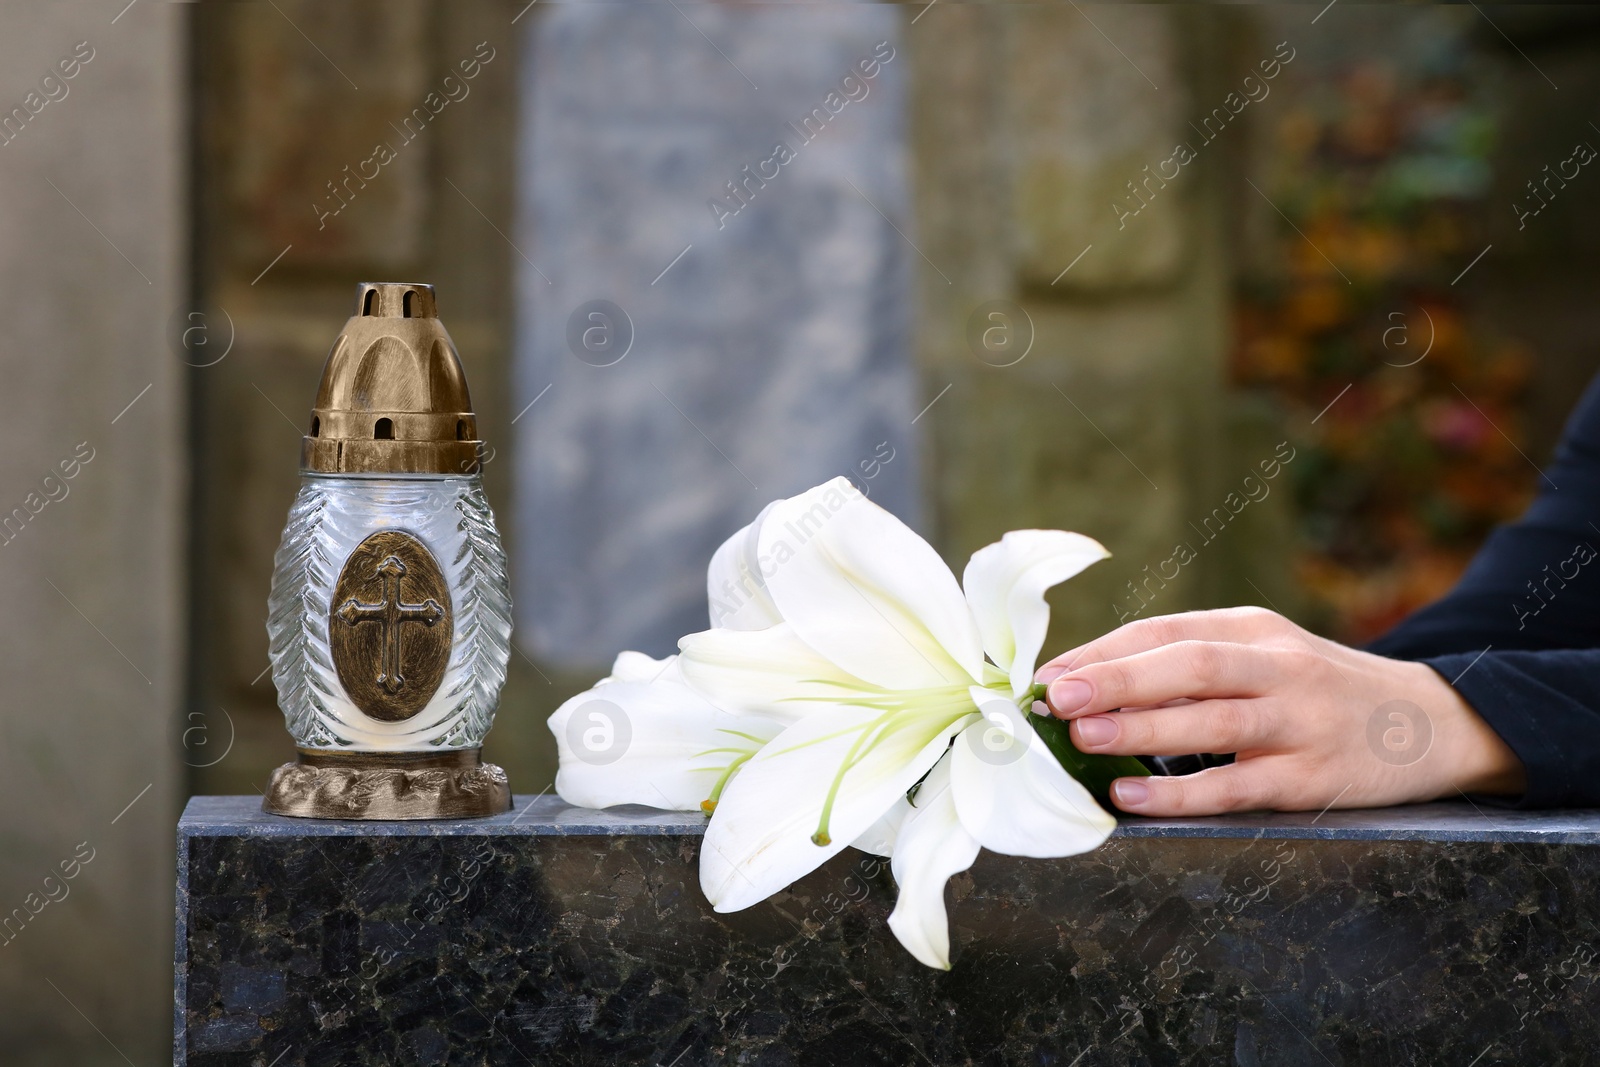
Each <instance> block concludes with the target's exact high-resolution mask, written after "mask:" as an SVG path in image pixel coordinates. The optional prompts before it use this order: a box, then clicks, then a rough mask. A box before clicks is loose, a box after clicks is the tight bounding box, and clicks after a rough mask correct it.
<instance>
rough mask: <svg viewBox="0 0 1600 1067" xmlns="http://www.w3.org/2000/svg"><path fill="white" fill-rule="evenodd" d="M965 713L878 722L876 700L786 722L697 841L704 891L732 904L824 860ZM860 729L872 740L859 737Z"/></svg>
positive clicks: (922, 765) (907, 781) (767, 891)
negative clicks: (887, 726) (886, 724)
mask: <svg viewBox="0 0 1600 1067" xmlns="http://www.w3.org/2000/svg"><path fill="white" fill-rule="evenodd" d="M972 717H973V716H971V715H959V716H914V717H912V718H911V719H910V720H909V721H908V722H906V723H905V724H904V725H903V727H901V728H898V729H893V730H882V729H881V724H882V723H883V716H882V715H881V714H880V713H879V712H878V711H877V710H875V709H870V708H859V707H832V706H827V705H821V706H818V708H817V710H815V711H812V712H811V713H810V714H808V715H806V716H805V717H804V718H802V719H800V720H799V721H798V722H795V723H794V724H792V725H790V726H789V727H788V728H787V729H785V730H784V731H783V733H781V734H779V735H778V736H777V737H775V738H774V739H773V740H772V741H771V742H770V743H769V744H768V745H767V746H766V747H765V748H763V749H762V750H761V751H760V752H758V753H757V754H756V755H755V756H754V757H753V758H751V760H750V762H748V763H747V764H745V765H744V768H743V769H742V770H741V771H740V772H739V774H738V775H737V776H736V777H735V778H734V779H733V781H732V782H730V783H729V784H728V787H727V789H726V790H724V792H723V794H722V799H721V801H720V802H719V803H718V805H717V810H716V812H715V813H714V814H713V815H712V818H711V824H710V825H709V826H708V827H707V828H706V836H705V840H704V843H703V844H702V846H701V851H700V887H701V889H703V890H704V891H705V894H706V899H707V900H709V901H711V904H712V907H713V908H715V909H716V910H717V911H719V912H728V911H739V910H741V909H743V908H748V907H749V906H750V905H752V904H755V903H758V902H760V901H762V900H765V899H766V898H767V897H769V896H771V895H772V894H774V893H776V892H778V891H779V890H780V889H782V888H784V887H785V886H787V885H788V884H789V883H791V882H793V881H794V880H795V879H797V878H800V877H802V876H803V875H805V874H808V873H810V872H811V871H813V870H815V869H816V868H818V867H820V866H822V864H823V863H825V862H827V860H828V859H830V858H831V857H833V856H834V855H835V854H837V853H838V852H839V851H840V850H841V849H844V848H846V847H848V846H849V844H850V843H851V842H852V841H855V840H857V839H858V838H860V837H861V836H862V835H863V834H864V833H865V832H866V831H867V829H868V828H869V827H871V826H872V825H873V824H874V823H875V822H877V821H878V820H879V819H880V818H881V817H882V816H883V815H884V813H885V812H887V811H888V810H889V809H890V808H891V807H893V806H894V804H895V802H896V801H898V800H900V799H902V798H903V797H904V796H905V793H906V790H908V789H910V788H911V786H912V785H914V784H915V783H916V781H917V779H919V778H921V777H922V776H923V774H924V773H926V772H927V770H928V769H929V768H930V767H932V766H933V764H934V762H935V761H937V760H938V758H939V756H940V754H941V753H943V752H944V751H945V749H946V748H947V747H948V746H949V743H950V738H951V737H953V736H954V735H955V734H956V733H958V732H959V731H960V730H961V728H962V727H964V726H965V725H966V724H967V723H968V722H969V721H970V720H971V718H972ZM741 721H742V720H741ZM874 724H878V725H879V727H880V729H877V730H874ZM864 738H865V739H867V740H871V739H873V738H876V743H873V744H870V745H869V744H865V743H863V744H860V745H858V744H857V742H858V741H863V739H864ZM847 759H848V760H851V761H852V762H851V765H850V766H849V768H848V769H847V770H845V771H844V772H843V774H842V775H841V774H839V773H838V772H839V769H840V768H841V767H844V765H845V762H846V760H847ZM824 827H825V828H826V836H815V835H818V834H819V831H820V830H821V829H822V828H824ZM818 840H820V841H822V842H823V843H822V844H818V843H816V842H817V841H818Z"/></svg>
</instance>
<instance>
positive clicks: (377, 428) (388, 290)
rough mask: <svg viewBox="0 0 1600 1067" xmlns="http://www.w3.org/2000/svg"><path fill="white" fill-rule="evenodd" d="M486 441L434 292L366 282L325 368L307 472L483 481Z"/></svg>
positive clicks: (303, 452) (305, 448) (304, 460)
mask: <svg viewBox="0 0 1600 1067" xmlns="http://www.w3.org/2000/svg"><path fill="white" fill-rule="evenodd" d="M482 444H483V443H482V442H481V441H480V440H478V419H477V416H476V415H474V414H473V413H472V398H471V397H470V396H469V395H468V394H467V377H466V374H465V373H464V372H463V371H462V369H461V357H460V356H459V355H457V353H456V346H455V342H454V341H452V340H451V339H450V334H449V333H448V332H447V331H446V330H445V328H444V323H442V322H440V321H439V313H438V308H437V304H436V303H435V301H434V295H433V286H431V285H423V284H421V283H419V282H362V283H361V284H360V285H358V286H356V309H355V314H354V315H351V316H350V318H349V320H348V321H347V322H346V323H345V324H344V329H343V330H340V331H339V336H338V338H336V339H335V340H334V342H333V348H332V349H331V350H330V351H329V352H328V362H327V365H326V366H324V367H323V369H322V384H321V385H320V386H319V387H318V389H317V401H316V406H315V407H314V408H313V409H312V411H311V432H310V433H309V434H307V435H306V436H305V437H303V438H302V439H301V448H300V468H301V469H302V470H305V471H313V472H316V473H319V474H476V473H478V465H479V457H480V456H481V455H482V451H483V450H482Z"/></svg>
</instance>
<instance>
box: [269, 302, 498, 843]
mask: <svg viewBox="0 0 1600 1067" xmlns="http://www.w3.org/2000/svg"><path fill="white" fill-rule="evenodd" d="M308 429H309V432H308V433H307V434H306V436H305V437H304V438H303V439H302V446H301V453H300V456H301V459H300V468H301V479H300V491H299V494H298V496H296V498H295V501H294V505H293V507H292V508H291V509H290V511H289V522H288V525H287V526H286V527H285V528H284V531H283V541H282V543H281V544H280V545H279V547H278V554H277V559H276V564H275V566H274V569H273V575H272V594H271V598H270V601H269V604H268V609H269V614H268V620H267V633H268V636H269V638H270V655H271V660H272V680H273V683H274V684H275V685H276V686H277V689H278V704H279V706H280V707H281V708H282V709H283V714H284V718H285V719H286V720H287V723H288V727H289V733H290V734H292V735H293V737H294V742H295V745H296V747H297V749H298V750H299V759H298V761H297V762H295V763H287V764H284V765H283V766H282V767H279V768H278V769H277V770H276V771H274V772H273V774H272V777H271V779H270V781H269V784H268V786H267V790H266V794H265V797H264V799H263V802H262V807H263V809H264V810H265V811H267V812H270V813H272V814H276V815H295V816H304V817H309V818H339V819H437V818H469V817H474V816H484V815H492V814H495V813H497V812H502V811H505V810H507V809H508V808H509V807H510V806H511V792H510V788H509V786H508V785H507V782H506V776H505V772H504V771H502V770H501V769H500V768H499V767H496V766H494V765H493V764H486V763H484V762H482V760H481V758H480V750H481V748H482V745H483V738H484V735H485V734H487V733H488V732H489V726H490V723H491V722H492V721H493V719H494V711H495V706H496V704H497V702H498V701H499V695H500V687H501V685H502V683H504V681H505V676H506V661H507V658H508V656H509V654H510V647H511V646H510V637H511V598H510V594H509V592H508V589H507V582H506V559H505V552H504V550H503V549H502V548H501V545H500V535H499V533H498V532H497V531H496V530H495V525H494V516H493V514H491V512H490V510H489V504H488V501H487V500H485V498H484V495H483V484H482V478H481V474H480V465H481V462H482V455H483V449H482V442H480V441H479V440H478V426H477V418H476V417H475V416H474V415H473V412H472V402H471V399H470V398H469V397H468V395H467V382H466V377H465V375H464V374H463V373H462V369H461V361H460V359H459V358H458V356H457V355H456V348H455V344H454V343H453V342H452V341H451V339H450V335H449V334H448V333H447V332H446V331H445V328H444V325H443V323H441V322H440V321H439V317H438V313H437V311H436V309H435V304H434V293H433V288H432V286H428V285H417V284H411V283H396V282H380V283H370V282H368V283H363V284H361V285H360V286H358V287H357V290H356V307H355V314H354V315H352V316H351V317H350V319H349V321H348V322H346V323H345V326H344V329H343V330H342V331H341V332H340V334H339V336H338V338H337V339H336V340H335V341H334V343H333V348H332V350H331V351H330V352H329V354H328V362H327V365H326V366H325V367H324V368H323V372H322V384H321V386H320V387H319V389H318V390H317V399H316V407H315V408H314V409H313V411H312V413H311V422H310V426H309V427H308Z"/></svg>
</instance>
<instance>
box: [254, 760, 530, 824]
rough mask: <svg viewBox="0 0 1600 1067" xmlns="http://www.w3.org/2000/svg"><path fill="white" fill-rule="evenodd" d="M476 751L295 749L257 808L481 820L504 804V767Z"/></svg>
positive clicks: (332, 815)
mask: <svg viewBox="0 0 1600 1067" xmlns="http://www.w3.org/2000/svg"><path fill="white" fill-rule="evenodd" d="M480 752H481V750H480V749H476V748H472V749H461V750H458V751H454V752H348V751H345V752H338V751H326V750H322V751H313V750H309V749H304V748H302V749H300V750H299V753H300V759H299V762H297V763H285V764H284V765H283V766H281V767H279V768H278V769H277V770H275V771H273V772H272V777H271V778H270V779H268V781H267V791H266V794H265V795H264V796H263V797H262V799H261V810H262V811H264V812H266V813H267V814H269V815H290V816H293V817H295V818H300V819H375V820H376V819H382V820H390V819H480V818H483V817H485V816H488V815H498V814H500V813H501V812H504V811H510V810H511V785H510V783H509V782H507V781H506V772H505V771H503V770H501V769H500V768H499V767H496V766H495V765H494V764H492V763H484V762H483V761H482V759H481V758H480V755H479V753H480Z"/></svg>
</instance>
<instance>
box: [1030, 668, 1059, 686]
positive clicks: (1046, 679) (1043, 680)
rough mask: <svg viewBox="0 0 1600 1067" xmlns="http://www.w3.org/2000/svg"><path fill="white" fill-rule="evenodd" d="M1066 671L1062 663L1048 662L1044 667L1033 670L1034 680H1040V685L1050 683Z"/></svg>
mask: <svg viewBox="0 0 1600 1067" xmlns="http://www.w3.org/2000/svg"><path fill="white" fill-rule="evenodd" d="M1066 673H1067V669H1066V668H1065V667H1063V666H1061V664H1059V663H1047V664H1045V665H1044V666H1043V667H1040V668H1039V669H1038V670H1036V671H1034V672H1033V680H1034V681H1035V682H1038V683H1039V684H1040V685H1049V684H1050V683H1051V682H1053V681H1055V680H1056V679H1057V678H1059V677H1061V676H1062V675H1063V674H1066Z"/></svg>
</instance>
